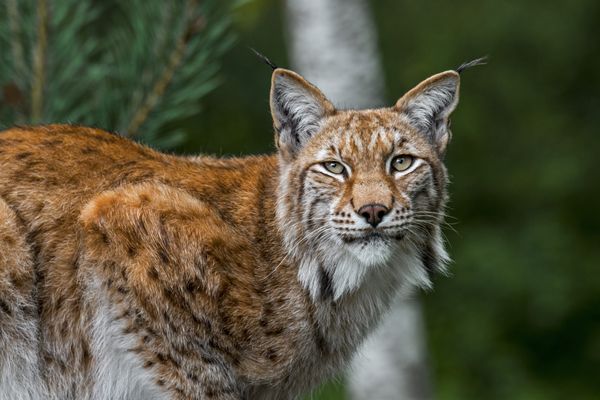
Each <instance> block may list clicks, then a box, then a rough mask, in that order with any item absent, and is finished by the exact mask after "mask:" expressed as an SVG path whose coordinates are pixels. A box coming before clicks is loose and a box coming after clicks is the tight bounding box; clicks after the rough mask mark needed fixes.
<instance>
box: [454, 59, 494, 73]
mask: <svg viewBox="0 0 600 400" xmlns="http://www.w3.org/2000/svg"><path fill="white" fill-rule="evenodd" d="M487 62H488V56H484V57H480V58H477V59H475V60H473V61H469V62H465V63H462V64H460V65H459V66H458V68H456V70H455V71H456V72H458V73H459V74H462V72H463V71H464V70H466V69H469V68H473V67H477V66H478V65H486V64H487Z"/></svg>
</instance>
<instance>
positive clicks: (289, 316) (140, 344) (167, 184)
mask: <svg viewBox="0 0 600 400" xmlns="http://www.w3.org/2000/svg"><path fill="white" fill-rule="evenodd" d="M458 81H459V79H458V74H457V73H456V72H454V71H448V72H445V73H442V74H438V75H435V76H433V77H431V78H429V79H428V80H426V81H424V82H423V83H421V84H420V85H419V86H417V87H416V88H415V89H413V90H411V91H410V92H408V93H407V94H406V95H405V96H403V97H402V98H401V99H400V100H399V101H398V103H397V104H396V105H395V106H394V107H390V108H384V109H376V110H360V111H355V110H336V109H335V108H334V107H333V105H332V104H331V103H330V102H329V101H327V99H326V98H325V97H324V96H323V95H322V94H321V93H320V92H319V91H318V89H317V88H316V87H314V86H312V85H311V84H309V83H308V82H306V81H305V80H303V79H302V78H301V77H300V76H298V75H297V74H295V73H293V72H291V71H287V70H282V69H277V70H275V71H274V74H273V81H272V90H271V110H272V115H273V120H274V127H275V131H276V132H275V140H276V144H277V148H278V151H277V153H276V154H274V155H270V156H262V157H246V158H230V159H216V158H210V157H193V158H185V157H176V156H172V155H166V154H161V153H158V152H156V151H154V150H151V149H149V148H147V147H144V146H142V145H140V144H136V143H134V142H132V141H130V140H127V139H125V138H122V137H120V136H118V135H115V134H111V133H107V132H104V131H100V130H97V129H92V128H85V127H78V126H69V125H49V126H40V127H21V128H13V129H9V130H7V131H4V132H1V133H0V399H2V400H9V399H10V400H17V399H19V400H21V399H22V400H25V399H28V400H30V399H32V400H37V399H54V400H59V399H60V400H68V399H73V400H75V399H77V400H79V399H90V400H91V399H140V400H141V399H217V400H229V399H231V400H234V399H236V400H237V399H294V398H298V397H300V396H301V395H302V394H305V393H307V392H309V391H310V390H311V389H312V388H314V387H315V386H316V385H318V384H319V383H321V382H322V381H323V380H325V379H327V378H329V377H331V376H333V375H334V374H336V373H337V372H339V371H340V369H341V368H343V367H344V365H345V364H346V363H347V361H348V360H349V358H350V357H351V356H352V354H353V352H354V351H355V350H356V349H357V347H358V345H359V344H360V343H361V341H362V340H363V339H364V338H365V336H366V335H367V334H368V332H369V331H370V330H372V329H373V328H374V326H375V325H376V324H377V321H378V320H379V319H380V317H381V315H382V314H383V313H384V312H385V310H386V309H387V307H388V305H389V303H390V301H391V300H392V298H393V297H394V296H395V295H396V294H397V293H398V292H402V291H403V292H405V293H406V292H409V291H410V290H411V288H414V287H419V286H421V287H427V286H429V285H430V281H429V274H430V273H431V272H434V271H436V270H442V269H443V267H444V263H445V262H446V260H447V256H446V253H445V251H444V249H443V245H442V240H441V238H440V223H441V222H442V219H443V208H444V204H445V202H446V189H445V187H446V183H447V178H446V171H445V168H444V166H443V164H442V159H443V154H444V152H445V149H446V144H447V143H448V141H449V138H450V132H449V131H448V128H447V124H448V116H449V114H450V112H451V111H452V110H453V109H454V107H455V105H456V103H457V100H458Z"/></svg>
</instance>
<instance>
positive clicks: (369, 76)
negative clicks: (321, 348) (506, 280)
mask: <svg viewBox="0 0 600 400" xmlns="http://www.w3.org/2000/svg"><path fill="white" fill-rule="evenodd" d="M286 15H287V26H288V42H289V47H290V58H291V61H292V67H293V68H294V69H295V70H296V71H298V72H299V73H301V74H302V75H304V77H306V78H307V79H308V80H310V81H311V82H313V83H314V84H316V85H317V86H318V87H319V88H320V89H321V90H323V92H324V93H325V95H326V96H327V97H328V98H329V99H330V100H331V101H332V102H333V103H334V104H336V105H337V106H339V107H343V108H349V107H355V108H371V107H376V106H380V105H382V102H383V84H384V82H383V72H382V68H381V64H380V58H379V52H378V49H377V40H376V30H375V26H374V22H373V19H372V17H371V14H370V10H369V7H368V3H367V2H366V1H364V0H286ZM400 95H401V93H398V96H400ZM424 337H425V336H424V331H423V322H422V315H421V308H420V305H419V302H418V300H417V299H413V300H410V301H406V300H401V299H398V301H397V302H396V304H395V305H394V307H393V309H392V311H391V313H390V314H389V315H388V316H387V317H386V318H385V320H384V321H383V323H382V324H381V326H380V327H379V329H378V330H377V331H376V332H375V333H374V334H373V335H372V336H371V337H370V338H369V339H368V340H367V342H366V343H365V345H364V347H363V348H362V349H361V350H360V352H359V355H358V356H357V357H355V359H354V361H353V365H352V368H351V369H350V371H349V374H348V379H347V383H348V385H347V386H348V392H349V396H350V398H351V399H354V400H363V399H364V400H367V399H368V400H374V399H376V400H388V399H389V400H398V399H402V400H426V399H430V398H431V385H430V381H429V376H428V370H427V366H426V351H425V341H424Z"/></svg>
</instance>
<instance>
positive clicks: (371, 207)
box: [358, 204, 390, 228]
mask: <svg viewBox="0 0 600 400" xmlns="http://www.w3.org/2000/svg"><path fill="white" fill-rule="evenodd" d="M389 211H390V209H389V208H387V207H386V206H384V205H382V204H367V205H366V206H362V207H361V208H359V209H358V214H359V215H360V216H362V217H363V218H364V219H365V220H366V221H367V222H368V223H369V224H370V225H371V226H372V227H373V228H375V227H376V226H377V225H379V223H380V222H381V220H382V219H383V217H384V216H385V214H387V213H388V212H389Z"/></svg>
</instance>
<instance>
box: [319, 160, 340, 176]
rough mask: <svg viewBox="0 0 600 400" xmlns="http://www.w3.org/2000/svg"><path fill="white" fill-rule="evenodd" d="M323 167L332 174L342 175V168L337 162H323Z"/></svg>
mask: <svg viewBox="0 0 600 400" xmlns="http://www.w3.org/2000/svg"><path fill="white" fill-rule="evenodd" d="M323 167H325V169H326V170H327V171H329V172H331V173H332V174H338V175H339V174H342V173H344V166H343V165H342V164H341V163H339V162H337V161H325V162H324V163H323Z"/></svg>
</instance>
